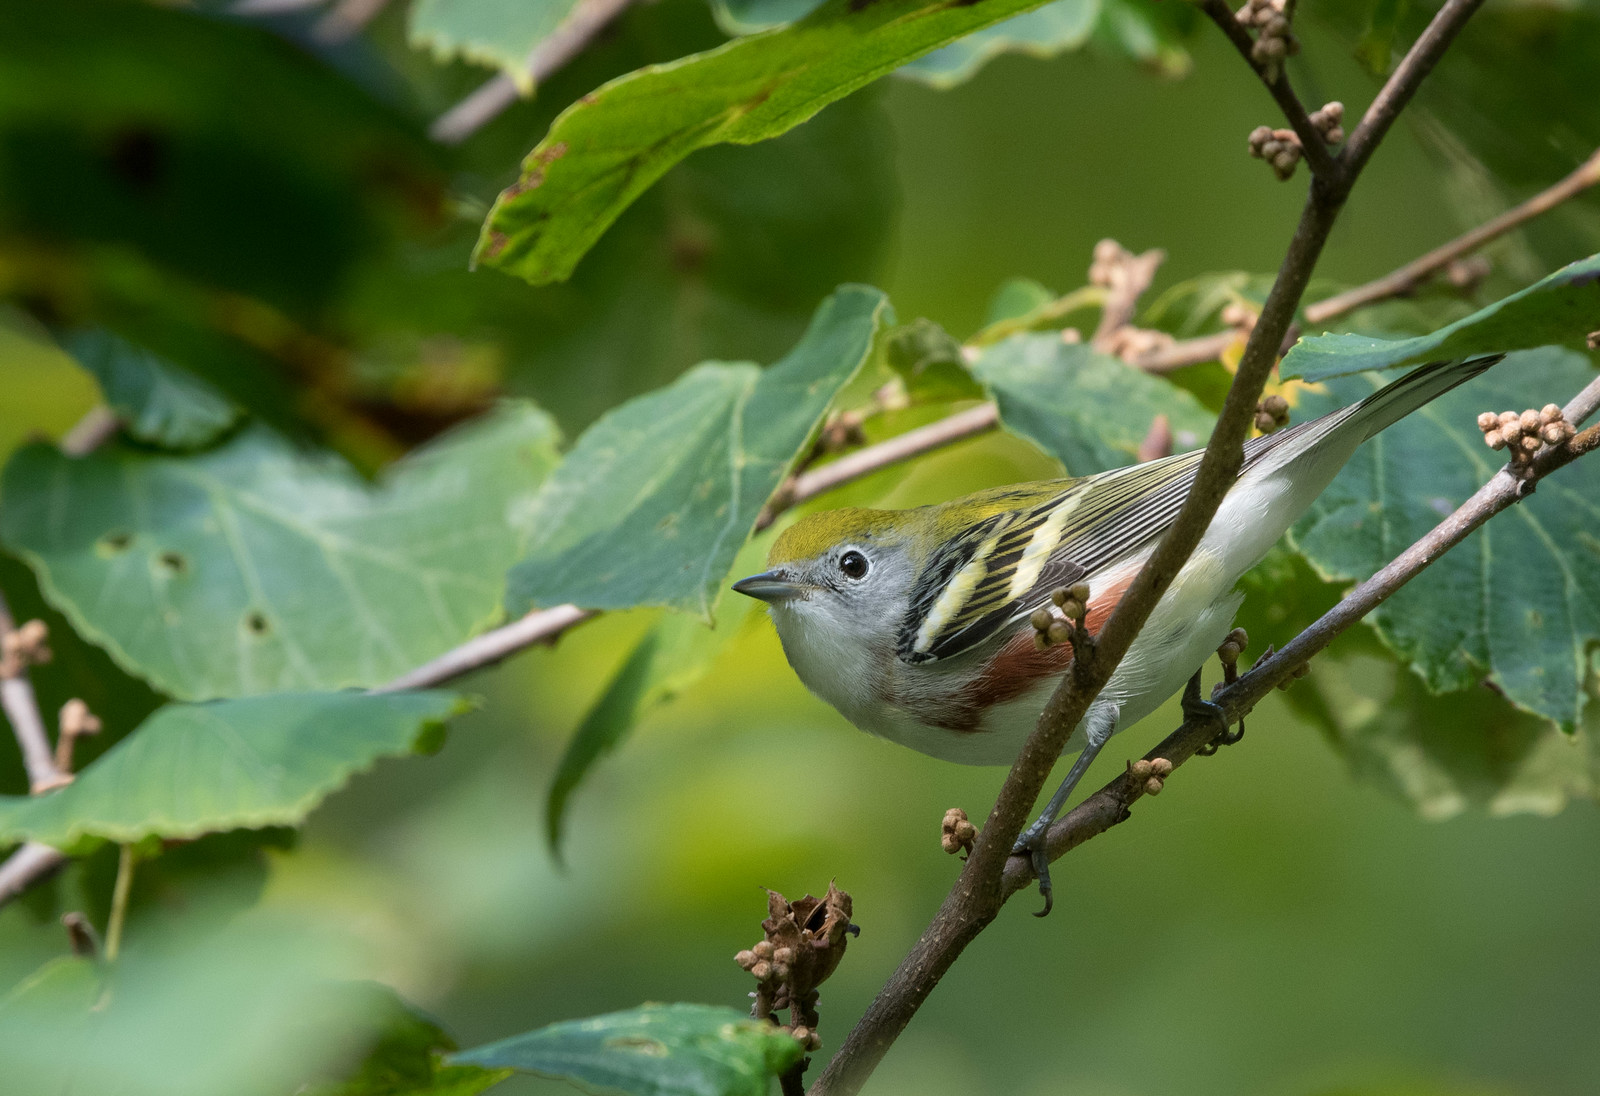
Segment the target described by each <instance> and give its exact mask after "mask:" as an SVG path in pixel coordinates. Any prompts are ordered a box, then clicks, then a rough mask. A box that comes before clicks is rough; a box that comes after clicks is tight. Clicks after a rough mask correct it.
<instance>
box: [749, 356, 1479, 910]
mask: <svg viewBox="0 0 1600 1096" xmlns="http://www.w3.org/2000/svg"><path fill="white" fill-rule="evenodd" d="M1499 360H1500V358H1499V356H1494V357H1482V358H1473V359H1467V360H1457V361H1448V362H1434V363H1431V364H1429V365H1424V366H1421V367H1419V368H1417V369H1415V370H1413V371H1412V372H1410V373H1408V374H1406V375H1405V376H1404V377H1401V378H1400V379H1399V380H1397V381H1395V382H1394V383H1392V384H1390V385H1388V386H1387V387H1385V388H1383V389H1380V390H1379V391H1377V392H1375V393H1373V394H1372V395H1371V396H1368V397H1367V398H1366V399H1364V400H1362V401H1360V402H1359V403H1356V404H1353V405H1351V406H1349V407H1346V408H1342V409H1341V410H1338V411H1335V412H1333V413H1331V414H1328V415H1324V416H1323V417H1321V418H1319V419H1313V420H1311V421H1310V422H1305V423H1301V424H1299V425H1297V426H1292V427H1289V428H1287V429H1284V430H1280V431H1278V432H1277V433H1274V434H1269V435H1266V436H1264V437H1259V438H1254V439H1252V440H1250V441H1249V442H1247V443H1246V444H1245V459H1244V466H1243V468H1242V470H1241V471H1240V473H1239V478H1238V480H1237V481H1236V482H1235V483H1234V485H1233V487H1232V488H1231V489H1230V490H1229V492H1228V494H1227V496H1226V497H1225V498H1224V499H1223V501H1222V505H1221V506H1220V507H1219V508H1218V510H1217V513H1216V516H1215V517H1214V518H1213V519H1212V522H1211V526H1210V528H1209V529H1208V530H1207V531H1206V534H1205V537H1204V538H1203V539H1202V540H1201V542H1200V545H1199V547H1198V548H1196V549H1195V551H1194V554H1193V555H1192V556H1191V557H1190V558H1189V561H1188V563H1187V564H1186V565H1185V566H1184V567H1183V569H1182V570H1181V571H1180V572H1179V573H1178V577H1177V579H1176V580H1175V581H1174V582H1173V583H1172V586H1171V587H1170V588H1169V589H1168V590H1167V592H1166V594H1165V595H1164V596H1163V597H1162V599H1161V601H1160V602H1159V603H1158V604H1157V606H1156V608H1155V611H1154V612H1153V613H1152V614H1151V615H1150V618H1149V620H1148V622H1147V623H1146V624H1145V627H1144V630H1143V631H1142V632H1140V633H1139V637H1138V638H1137V639H1136V640H1135V641H1134V643H1133V646H1132V647H1131V648H1130V649H1129V650H1128V653H1127V655H1126V656H1125V657H1124V658H1123V659H1122V662H1121V664H1120V665H1118V667H1117V670H1116V672H1115V673H1114V674H1113V675H1112V677H1111V681H1110V683H1109V684H1107V686H1106V687H1105V689H1104V690H1103V691H1102V692H1101V693H1100V695H1099V697H1098V698H1096V700H1095V701H1094V703H1093V704H1092V705H1091V706H1090V707H1089V710H1088V712H1087V714H1086V715H1085V716H1084V717H1083V720H1082V722H1081V723H1080V724H1079V725H1078V727H1077V728H1076V729H1075V730H1074V731H1073V734H1072V737H1071V739H1070V740H1069V742H1068V744H1067V746H1066V749H1065V750H1063V753H1071V752H1073V751H1075V750H1081V751H1082V753H1081V755H1080V756H1079V758H1078V760H1077V763H1076V764H1075V765H1074V766H1073V768H1072V771H1071V772H1070V773H1069V774H1068V776H1067V778H1066V780H1064V781H1063V782H1062V785H1061V788H1060V789H1059V790H1058V791H1057V792H1056V794H1055V795H1054V796H1053V797H1052V798H1051V800H1050V804H1049V806H1047V807H1046V809H1045V812H1044V813H1043V814H1042V815H1041V816H1040V817H1039V819H1038V820H1037V821H1036V822H1034V824H1033V825H1032V826H1030V827H1029V828H1028V829H1027V830H1026V831H1025V832H1024V833H1023V835H1022V836H1021V837H1020V838H1019V839H1018V841H1017V848H1016V851H1017V852H1031V853H1032V854H1033V858H1034V862H1035V866H1036V867H1037V868H1039V869H1041V871H1040V882H1041V889H1045V890H1046V893H1047V895H1048V883H1047V876H1046V875H1045V873H1044V872H1043V870H1042V869H1043V868H1044V866H1045V864H1044V858H1043V856H1042V854H1041V845H1042V842H1040V838H1041V837H1042V835H1043V833H1044V831H1045V829H1046V828H1047V827H1048V826H1049V824H1050V822H1051V821H1052V820H1053V819H1054V818H1055V816H1056V814H1057V813H1059V811H1060V809H1061V807H1062V806H1063V805H1064V803H1065V801H1066V798H1067V796H1068V794H1070V792H1071V791H1072V787H1073V785H1074V784H1076V783H1077V780H1078V778H1079V777H1081V776H1082V775H1083V771H1084V770H1085V769H1087V768H1088V765H1089V763H1090V762H1091V761H1093V759H1094V756H1095V754H1096V753H1098V752H1099V750H1100V748H1101V747H1102V746H1104V745H1105V743H1106V740H1107V739H1108V738H1110V736H1111V735H1112V734H1113V733H1115V732H1116V731H1117V730H1120V729H1122V728H1123V727H1128V726H1131V725H1132V724H1134V723H1136V722H1138V721H1139V720H1140V719H1143V718H1144V717H1145V716H1147V715H1149V714H1150V713H1151V712H1152V711H1154V710H1155V709H1156V708H1157V707H1158V706H1159V705H1160V704H1161V703H1162V702H1163V701H1164V700H1166V699H1167V698H1168V697H1170V696H1172V695H1173V694H1174V693H1175V692H1177V691H1178V690H1179V689H1180V688H1182V687H1183V685H1184V683H1185V682H1186V681H1188V680H1189V679H1190V678H1191V677H1192V676H1193V675H1194V674H1195V673H1196V672H1197V671H1198V670H1199V669H1200V667H1201V666H1202V665H1203V664H1204V663H1205V660H1206V658H1207V657H1208V656H1209V655H1210V654H1211V653H1212V652H1214V651H1215V650H1216V649H1217V647H1218V646H1219V645H1220V644H1221V642H1222V640H1223V638H1224V637H1225V636H1226V635H1227V634H1228V632H1229V630H1230V629H1231V628H1232V627H1233V617H1234V613H1235V611H1236V610H1237V609H1238V608H1239V604H1240V602H1241V601H1242V600H1243V597H1244V595H1243V594H1241V593H1239V592H1238V591H1237V590H1236V589H1235V588H1234V587H1235V584H1236V583H1237V582H1238V581H1239V579H1240V577H1241V576H1243V575H1244V573H1245V572H1246V571H1248V570H1249V569H1250V568H1251V567H1253V566H1254V565H1255V564H1256V563H1257V562H1259V561H1260V560H1261V558H1262V556H1264V555H1265V554H1266V553H1267V550H1268V549H1269V548H1271V547H1272V545H1273V543H1274V542H1276V541H1277V539H1278V538H1279V537H1280V536H1282V535H1283V533H1284V531H1285V530H1287V529H1288V528H1289V526H1290V525H1292V524H1293V523H1294V521H1295V519H1297V518H1298V517H1300V515H1301V514H1303V513H1304V512H1305V511H1306V509H1307V507H1309V506H1310V505H1311V502H1312V500H1314V499H1315V498H1316V497H1317V496H1318V495H1319V494H1321V493H1322V490H1323V489H1324V488H1325V487H1327V486H1328V484H1329V483H1330V482H1331V481H1332V480H1333V477H1334V476H1335V475H1336V474H1337V473H1338V471H1339V469H1340V468H1342V467H1343V466H1344V464H1345V462H1346V461H1347V460H1349V459H1350V456H1351V454H1352V453H1354V452H1355V450H1356V447H1357V446H1359V445H1360V444H1361V443H1362V442H1363V441H1366V440H1367V439H1368V438H1370V437H1372V436H1373V435H1374V434H1376V433H1377V432H1378V431H1380V430H1383V429H1384V428H1385V427H1387V426H1389V425H1391V424H1393V423H1394V422H1396V421H1398V420H1399V419H1401V418H1403V417H1405V416H1406V415H1408V414H1410V413H1411V412H1412V411H1415V410H1416V409H1417V408H1419V407H1421V406H1423V405H1424V404H1426V403H1428V402H1429V401H1430V400H1433V399H1435V398H1437V397H1438V396H1441V395H1443V394H1444V393H1445V392H1447V391H1449V390H1450V389H1452V388H1454V387H1455V386H1456V385H1458V384H1461V383H1462V382H1464V381H1467V380H1470V379H1471V378H1472V377H1475V376H1477V375H1478V374H1479V373H1481V372H1483V371H1484V370H1485V369H1488V368H1489V367H1490V366H1491V365H1493V364H1494V363H1495V362H1497V361H1499ZM1199 464H1200V453H1199V452H1193V453H1184V454H1181V455H1178V456H1173V457H1166V458H1163V459H1161V460H1154V461H1149V462H1146V463H1144V464H1136V465H1133V466H1131V467H1127V468H1119V469H1116V470H1114V471H1111V472H1102V473H1100V474H1098V475H1092V476H1084V477H1082V478H1080V479H1060V480H1047V481H1044V482H1040V483H1024V484H1016V485H1014V486H1009V487H998V488H995V489H993V490H988V491H980V492H978V493H977V494H975V495H968V496H967V497H965V498H960V499H955V500H953V501H950V502H945V503H940V504H938V505H935V506H922V507H918V508H917V509H914V510H865V509H857V508H851V509H844V510H831V511H827V512H824V513H818V514H812V515H810V516H808V517H805V518H803V519H801V520H800V521H797V522H796V523H795V524H793V525H791V526H790V527H789V528H788V529H786V530H784V532H783V533H782V535H780V536H779V537H778V539H777V540H776V541H775V542H774V543H773V545H772V551H771V553H770V554H769V556H768V559H767V564H768V570H767V571H765V572H764V573H762V574H759V575H751V576H750V577H749V578H746V579H743V580H741V581H739V582H737V583H735V584H734V586H733V588H734V589H735V590H737V591H738V592H740V593H742V594H748V595H749V596H751V597H755V598H760V599H761V600H762V601H765V602H767V603H768V605H769V606H770V607H771V613H772V620H773V623H774V624H775V625H776V626H777V629H778V636H779V638H780V639H781V640H782V641H783V650H784V654H785V655H787V656H788V659H789V664H790V665H791V666H793V667H794V670H795V673H797V674H799V675H800V680H801V681H803V682H805V684H806V686H807V687H808V688H809V689H810V690H811V691H812V692H814V693H816V694H817V695H818V696H820V697H821V698H822V699H823V700H826V701H827V702H828V703H829V704H832V705H833V706H834V707H835V708H837V709H838V710H839V711H840V712H841V713H842V714H843V715H844V716H845V718H846V719H848V720H850V722H852V723H854V724H855V725H856V726H857V727H860V728H861V729H862V730H864V731H868V732H870V733H872V734H876V735H881V736H883V737H884V738H889V739H892V740H894V741H896V742H900V743H903V744H905V745H907V746H910V747H911V748H913V749H916V750H920V751H922V752H923V753H926V754H932V755H933V756H934V757H939V758H944V759H946V760H949V761H959V762H964V763H967V764H974V765H989V764H1009V763H1010V762H1011V761H1012V760H1013V759H1014V758H1015V757H1016V755H1017V752H1018V751H1019V750H1020V749H1021V746H1022V743H1023V741H1024V740H1025V739H1026V738H1027V737H1028V734H1029V733H1030V732H1031V731H1032V730H1033V728H1034V725H1035V723H1036V722H1037V720H1038V717H1039V713H1040V712H1041V710H1042V709H1043V707H1044V704H1045V701H1046V700H1047V699H1048V698H1049V696H1050V694H1051V693H1052V692H1053V691H1054V689H1055V687H1056V684H1057V682H1058V680H1059V679H1060V677H1061V675H1062V674H1063V673H1064V672H1065V670H1066V668H1067V666H1068V664H1069V663H1070V662H1071V659H1072V648H1071V645H1070V644H1056V645H1050V646H1046V647H1044V648H1043V649H1041V648H1040V647H1039V646H1038V645H1037V644H1036V643H1035V641H1034V638H1035V635H1036V627H1035V625H1034V623H1033V622H1032V620H1031V619H1030V618H1031V617H1032V616H1033V614H1034V613H1035V611H1036V610H1039V609H1041V608H1045V609H1048V607H1049V606H1050V604H1051V598H1050V595H1051V592H1052V591H1055V590H1057V589H1059V588H1061V587H1068V586H1078V585H1086V586H1087V587H1088V593H1089V596H1088V598H1087V599H1086V606H1087V613H1086V615H1085V624H1086V626H1087V628H1088V631H1089V633H1090V634H1091V635H1093V634H1096V633H1098V631H1099V630H1100V628H1101V626H1102V625H1103V624H1104V622H1105V620H1106V618H1107V617H1108V616H1110V615H1111V612H1112V610H1113V609H1115V608H1116V606H1117V602H1118V600H1119V599H1120V598H1121V597H1122V594H1123V592H1124V591H1125V590H1126V589H1127V588H1128V585H1129V584H1130V583H1131V582H1132V581H1133V577H1134V575H1136V574H1137V573H1138V570H1139V567H1140V566H1141V565H1142V564H1143V563H1144V561H1145V559H1146V557H1147V556H1148V555H1149V554H1150V552H1151V550H1152V549H1153V548H1154V546H1155V544H1156V542H1157V541H1158V540H1159V539H1160V537H1161V535H1162V534H1163V533H1164V532H1165V531H1166V530H1167V528H1168V526H1169V525H1170V524H1171V523H1172V521H1173V519H1174V517H1175V516H1176V515H1177V513H1178V509H1179V507H1181V506H1182V505H1183V501H1184V499H1185V497H1186V496H1187V495H1188V491H1189V485H1190V483H1191V482H1192V480H1193V478H1194V475H1195V470H1196V469H1197V468H1198V467H1199ZM1080 592H1081V591H1080Z"/></svg>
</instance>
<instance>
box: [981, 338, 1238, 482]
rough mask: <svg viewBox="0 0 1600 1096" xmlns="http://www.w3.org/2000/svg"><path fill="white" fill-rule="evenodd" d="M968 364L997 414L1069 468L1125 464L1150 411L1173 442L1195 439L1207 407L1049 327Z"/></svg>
mask: <svg viewBox="0 0 1600 1096" xmlns="http://www.w3.org/2000/svg"><path fill="white" fill-rule="evenodd" d="M972 372H973V373H974V375H976V376H977V378H978V379H979V380H981V381H982V382H983V383H984V384H985V385H987V386H988V387H989V390H990V391H991V392H993V393H994V397H995V400H996V402H997V403H998V404H999V405H1000V420H1001V422H1003V423H1005V425H1006V428H1007V429H1008V430H1011V431H1012V432H1013V433H1016V434H1020V435H1022V436H1023V437H1025V438H1027V439H1028V440H1029V441H1031V442H1033V443H1034V444H1035V445H1037V446H1038V447H1039V448H1040V449H1043V450H1044V451H1045V452H1046V453H1048V454H1050V455H1051V456H1052V457H1055V458H1056V459H1057V460H1059V461H1060V462H1061V463H1062V464H1064V465H1065V466H1066V468H1067V472H1068V473H1069V474H1071V475H1074V476H1083V475H1088V474H1089V473H1091V472H1103V471H1105V470H1107V469H1109V468H1120V467H1122V466H1123V465H1125V464H1131V463H1133V461H1134V458H1135V456H1136V454H1137V453H1138V451H1139V443H1140V442H1141V441H1143V440H1144V438H1145V435H1146V434H1147V433H1149V430H1150V424H1151V423H1152V422H1153V421H1154V420H1155V417H1156V416H1157V415H1165V416H1167V421H1168V423H1169V425H1170V426H1171V427H1172V435H1173V442H1174V450H1175V451H1176V452H1183V451H1184V450H1187V449H1193V448H1196V447H1197V446H1199V445H1201V444H1203V443H1204V442H1205V439H1206V438H1207V437H1209V436H1210V434H1211V427H1212V425H1213V424H1214V423H1215V421H1216V420H1215V418H1214V416H1212V414H1211V413H1210V412H1209V411H1207V410H1206V409H1205V408H1204V407H1202V406H1201V405H1200V401H1199V400H1197V399H1195V398H1194V397H1193V396H1191V395H1190V394H1189V393H1187V392H1185V391H1184V390H1183V389H1181V388H1178V387H1176V386H1175V385H1173V384H1171V383H1170V382H1169V381H1167V380H1165V379H1163V378H1161V377H1153V376H1151V375H1150V374H1148V373H1144V372H1142V371H1140V370H1138V369H1135V368H1133V367H1132V366H1130V365H1128V364H1127V363H1125V362H1123V361H1121V360H1120V359H1117V358H1113V357H1110V356H1109V355H1106V354H1099V353H1096V352H1095V351H1093V350H1091V349H1089V348H1088V347H1087V346H1084V345H1082V344H1080V343H1063V342H1062V341H1061V338H1060V337H1059V336H1057V335H1042V334H1041V335H1013V336H1011V338H1009V339H1006V340H1005V341H1004V342H1001V343H997V344H996V345H994V346H991V347H989V348H988V349H986V350H985V351H984V352H983V355H982V357H980V358H979V359H978V360H977V361H976V362H975V363H974V364H973V366H972Z"/></svg>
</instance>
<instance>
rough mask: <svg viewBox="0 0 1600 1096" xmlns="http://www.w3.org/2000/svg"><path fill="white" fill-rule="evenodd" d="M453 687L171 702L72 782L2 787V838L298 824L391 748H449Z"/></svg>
mask: <svg viewBox="0 0 1600 1096" xmlns="http://www.w3.org/2000/svg"><path fill="white" fill-rule="evenodd" d="M464 708H465V706H464V705H463V703H462V701H461V700H460V698H458V697H456V696H455V695H454V694H451V693H442V692H421V693H387V694H373V693H278V694H276V695H272V696H253V697H246V698H243V699H240V700H218V701H212V702H210V703H206V704H169V705H167V706H166V707H164V708H161V709H159V710H158V711H156V712H155V714H153V715H151V716H150V718H148V719H146V720H145V721H144V722H143V723H141V724H139V726H138V727H137V728H135V729H134V731H133V732H132V733H131V734H129V735H128V736H127V737H126V738H124V739H123V740H122V741H120V742H118V743H117V744H116V745H115V746H113V747H111V749H110V750H108V751H107V752H106V753H105V755H104V756H103V757H101V758H99V759H98V760H96V761H95V762H94V763H92V764H91V765H89V766H88V767H87V768H86V769H84V770H83V771H82V772H80V773H79V774H78V776H77V779H75V780H74V781H73V782H72V783H71V784H68V785H67V786H66V787H64V788H60V789H58V790H56V791H53V792H50V793H48V794H46V795H33V796H0V842H16V841H38V842H41V843H43V844H46V845H54V846H55V847H56V848H59V849H64V850H67V851H70V852H81V851H84V850H85V849H86V848H87V847H89V846H92V845H95V844H97V843H99V842H101V841H115V842H118V843H120V844H133V843H136V842H138V841H142V840H143V839H144V838H146V837H160V838H194V837H199V836H200V835H202V834H207V833H216V832H218V831H220V830H234V829H260V828H261V827H263V826H292V825H296V824H298V823H299V822H301V821H302V820H304V818H305V816H306V815H307V814H309V813H311V811H312V810H313V809H314V808H315V807H316V806H317V804H318V803H321V802H322V801H323V800H324V799H326V798H327V797H328V795H329V794H331V793H332V792H334V791H337V790H338V789H339V788H341V787H343V786H344V784H345V783H346V782H347V781H348V780H349V779H350V777H351V776H352V775H354V774H355V773H358V772H361V771H362V770H364V769H368V768H370V767H371V766H372V764H373V762H375V761H377V760H378V759H379V758H380V757H396V756H400V755H403V754H408V753H412V752H416V751H431V750H433V749H437V748H438V746H439V744H440V741H441V732H442V730H443V727H444V722H445V720H447V719H449V718H450V717H451V716H453V715H456V714H458V713H460V712H461V711H463V710H464Z"/></svg>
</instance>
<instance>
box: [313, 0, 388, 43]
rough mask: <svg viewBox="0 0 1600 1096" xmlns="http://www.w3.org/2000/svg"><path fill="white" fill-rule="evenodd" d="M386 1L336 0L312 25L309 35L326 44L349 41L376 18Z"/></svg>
mask: <svg viewBox="0 0 1600 1096" xmlns="http://www.w3.org/2000/svg"><path fill="white" fill-rule="evenodd" d="M388 3H389V0H337V2H336V3H335V4H334V5H333V8H332V10H331V11H329V12H328V13H327V14H326V15H324V16H323V17H322V18H321V19H318V20H317V21H316V23H315V25H313V26H312V28H311V36H312V37H313V38H315V39H316V40H317V41H318V42H321V43H322V44H323V45H328V46H335V45H338V44H339V43H340V42H346V41H349V40H350V39H351V38H354V37H355V36H356V35H358V34H360V33H361V31H362V30H363V29H364V28H365V27H366V25H367V24H368V23H370V22H372V21H373V20H374V19H376V18H377V17H378V13H379V12H381V11H383V9H384V6H385V5H387V4H388Z"/></svg>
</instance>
